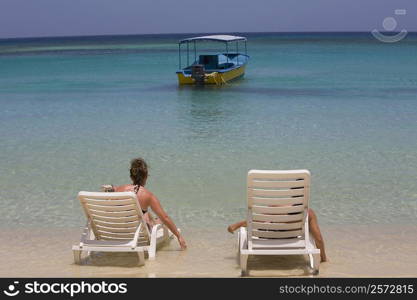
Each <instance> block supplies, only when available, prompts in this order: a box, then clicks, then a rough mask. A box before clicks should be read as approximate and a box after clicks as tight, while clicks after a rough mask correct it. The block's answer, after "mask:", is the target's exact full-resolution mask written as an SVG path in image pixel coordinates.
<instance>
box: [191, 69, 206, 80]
mask: <svg viewBox="0 0 417 300" xmlns="http://www.w3.org/2000/svg"><path fill="white" fill-rule="evenodd" d="M205 73H206V72H205V70H204V65H199V64H196V65H192V66H191V77H192V78H194V80H195V83H196V84H199V85H203V84H204V78H205Z"/></svg>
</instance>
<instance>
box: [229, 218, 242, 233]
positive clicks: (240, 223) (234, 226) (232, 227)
mask: <svg viewBox="0 0 417 300" xmlns="http://www.w3.org/2000/svg"><path fill="white" fill-rule="evenodd" d="M242 226H246V221H240V222H237V223H235V224H232V225H229V227H227V231H229V232H230V233H233V232H234V231H235V230H236V229H238V228H240V227H242Z"/></svg>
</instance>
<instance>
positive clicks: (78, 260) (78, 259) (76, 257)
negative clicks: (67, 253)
mask: <svg viewBox="0 0 417 300" xmlns="http://www.w3.org/2000/svg"><path fill="white" fill-rule="evenodd" d="M81 252H82V251H81V250H72V253H73V254H74V262H75V264H77V265H79V264H81Z"/></svg>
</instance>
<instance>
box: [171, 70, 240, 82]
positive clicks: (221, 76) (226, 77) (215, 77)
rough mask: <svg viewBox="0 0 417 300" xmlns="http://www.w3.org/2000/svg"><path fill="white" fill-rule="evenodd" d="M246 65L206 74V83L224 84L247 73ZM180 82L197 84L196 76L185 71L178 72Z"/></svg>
mask: <svg viewBox="0 0 417 300" xmlns="http://www.w3.org/2000/svg"><path fill="white" fill-rule="evenodd" d="M245 68H246V65H243V66H239V67H238V68H235V69H232V70H230V71H225V72H212V73H208V74H206V75H205V78H204V84H215V85H222V84H225V83H227V82H228V81H231V80H233V79H236V78H238V77H241V76H243V75H244V74H245ZM177 76H178V83H179V84H180V85H184V84H195V80H194V78H192V77H191V75H186V74H184V73H183V72H178V73H177Z"/></svg>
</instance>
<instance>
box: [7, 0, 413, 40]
mask: <svg viewBox="0 0 417 300" xmlns="http://www.w3.org/2000/svg"><path fill="white" fill-rule="evenodd" d="M396 10H404V11H403V12H405V14H396ZM384 22H385V23H384ZM387 24H389V25H391V27H390V30H393V31H400V30H403V29H405V30H407V31H409V32H416V31H417V1H414V0H397V1H394V0H366V1H360V0H351V1H348V0H339V1H334V0H315V1H311V0H298V1H296V2H294V1H292V0H281V1H279V2H278V1H275V0H261V1H257V2H256V3H254V2H251V1H241V0H240V1H239V0H228V1H224V0H212V1H210V2H209V3H207V2H199V1H193V0H177V1H176V2H175V5H173V3H172V1H167V0H142V1H140V2H138V1H136V0H123V1H118V2H115V1H112V0H71V1H70V0H37V1H25V0H0V39H8V38H35V37H40V38H41V37H72V36H106V35H145V34H187V33H189V34H193V33H213V32H216V33H229V32H246V33H269V32H271V33H279V32H284V33H298V32H370V31H372V30H373V29H377V30H380V31H384V26H385V25H387ZM392 28H393V29H392Z"/></svg>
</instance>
